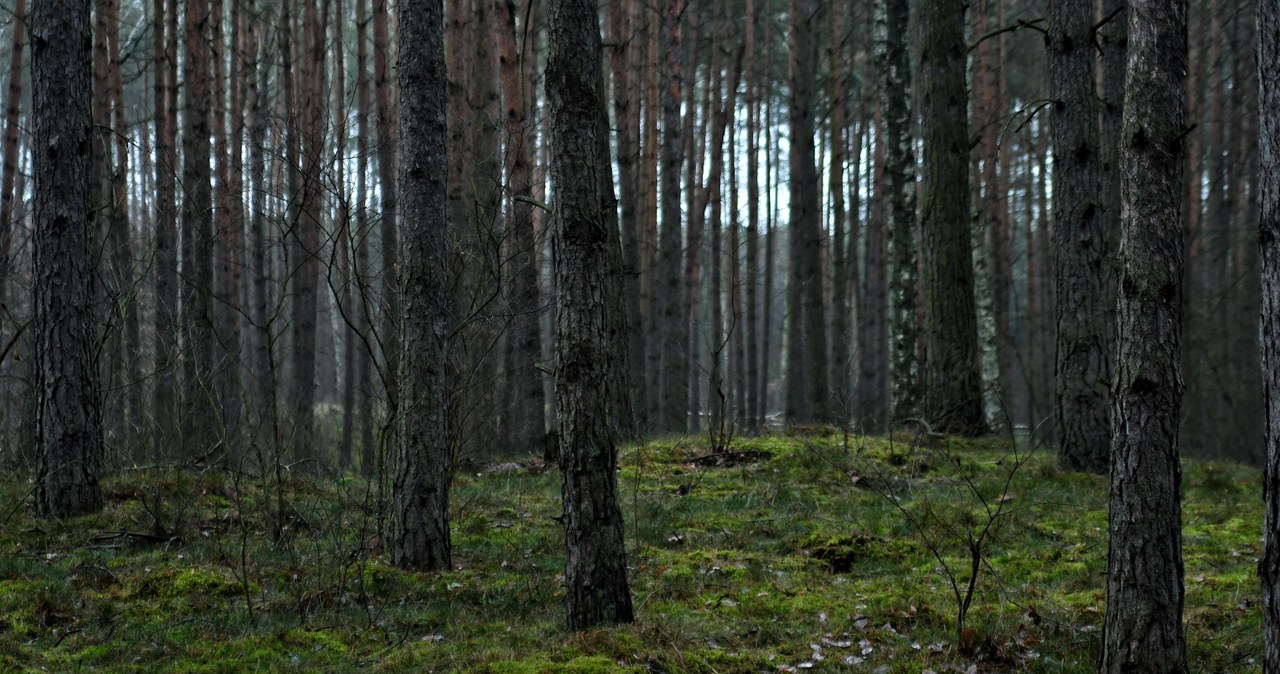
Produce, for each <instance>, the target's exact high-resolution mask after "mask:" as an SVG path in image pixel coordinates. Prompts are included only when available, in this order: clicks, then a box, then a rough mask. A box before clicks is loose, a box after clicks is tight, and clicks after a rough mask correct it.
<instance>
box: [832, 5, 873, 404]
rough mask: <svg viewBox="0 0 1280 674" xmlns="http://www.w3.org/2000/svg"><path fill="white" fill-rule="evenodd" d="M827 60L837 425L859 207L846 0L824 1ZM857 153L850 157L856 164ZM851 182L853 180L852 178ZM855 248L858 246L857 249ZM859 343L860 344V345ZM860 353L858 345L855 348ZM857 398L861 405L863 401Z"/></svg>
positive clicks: (845, 380)
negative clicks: (850, 168) (851, 170)
mask: <svg viewBox="0 0 1280 674" xmlns="http://www.w3.org/2000/svg"><path fill="white" fill-rule="evenodd" d="M826 4H827V9H826V11H827V44H826V48H827V63H829V64H830V67H831V69H832V76H831V77H830V78H828V82H827V96H828V97H829V98H830V100H831V113H830V115H831V116H830V119H829V121H828V124H827V129H828V139H829V140H828V142H829V143H830V146H831V168H830V171H829V172H828V173H829V175H828V181H827V190H828V194H829V195H830V199H831V232H832V237H831V257H832V261H831V270H832V274H831V312H832V315H831V364H832V373H831V411H832V421H834V422H835V423H836V424H837V425H839V426H840V427H841V428H845V427H847V426H848V424H849V422H850V420H851V419H850V413H851V412H852V411H853V404H854V389H853V367H852V359H853V354H854V348H853V345H854V340H855V339H856V337H855V336H854V330H853V326H852V321H853V306H852V303H851V299H850V297H849V290H850V286H851V284H852V277H851V275H850V274H849V266H850V264H849V263H850V262H851V260H850V258H849V256H848V254H847V250H848V249H847V248H846V246H845V245H844V243H845V239H846V237H847V236H848V232H849V231H851V230H852V229H853V228H852V227H846V225H845V219H846V217H848V218H849V219H850V220H857V219H858V212H857V209H856V208H854V209H851V210H852V211H853V212H852V213H851V214H846V212H845V203H844V194H845V189H846V188H847V187H846V185H845V181H844V165H845V162H846V157H845V151H846V142H845V127H846V126H847V122H846V120H847V119H848V114H849V105H848V101H849V85H850V81H851V80H852V79H853V77H854V73H853V69H854V66H852V65H848V66H846V65H845V64H852V60H851V59H848V58H846V57H845V48H844V43H845V38H846V32H847V30H848V29H847V28H846V27H845V14H846V12H845V9H846V8H845V7H844V5H845V3H841V2H836V1H835V0H827V3H826ZM859 160H860V158H857V157H855V158H853V161H854V162H855V163H856V162H858V161H859ZM851 182H857V181H856V180H854V181H851ZM855 250H856V249H855ZM861 346H863V345H860V347H861ZM857 351H858V352H859V353H861V352H862V348H859V349H857ZM858 402H859V415H860V414H861V406H862V404H864V402H865V401H858Z"/></svg>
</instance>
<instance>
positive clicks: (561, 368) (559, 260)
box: [546, 0, 632, 630]
mask: <svg viewBox="0 0 1280 674" xmlns="http://www.w3.org/2000/svg"><path fill="white" fill-rule="evenodd" d="M549 33H550V52H549V54H548V58H547V69H546V78H547V79H546V89H547V99H548V102H549V104H550V113H551V134H550V143H551V181H552V184H553V185H554V186H555V192H554V193H555V197H556V203H555V208H554V211H553V227H554V233H553V246H554V249H555V250H556V261H555V274H556V277H557V279H556V304H557V308H558V311H557V314H556V350H557V354H556V356H557V358H556V360H557V367H556V416H557V418H558V421H559V426H560V473H561V484H562V492H563V496H564V517H563V523H564V531H565V544H566V548H567V553H568V554H567V560H566V564H565V586H566V599H567V603H568V624H569V628H570V629H575V630H580V629H587V628H590V627H595V626H598V625H609V624H614V623H620V622H630V621H631V620H632V605H631V593H630V590H629V589H628V586H627V564H626V553H625V549H624V544H623V530H622V528H623V523H622V512H621V510H619V508H618V502H617V478H616V475H615V471H616V468H617V450H616V447H615V446H614V440H613V437H612V434H613V430H614V429H613V428H612V424H611V422H610V420H609V407H610V406H611V399H612V394H611V392H610V391H609V390H608V389H609V387H610V386H611V385H613V384H615V382H616V381H617V380H616V378H615V377H614V376H613V375H612V374H611V373H610V369H611V368H616V367H619V366H620V365H622V364H621V363H617V362H613V361H612V358H611V350H612V349H611V345H610V343H609V342H610V335H609V334H608V326H609V324H610V318H609V316H608V314H609V313H610V312H614V311H620V310H621V307H616V306H610V305H609V304H608V303H606V302H603V301H601V300H602V299H604V298H605V297H608V296H609V295H610V294H611V293H610V290H609V289H608V286H609V285H610V284H617V283H619V282H620V279H619V278H618V274H617V270H613V272H612V273H610V267H611V265H610V263H609V262H608V256H609V253H608V250H607V249H608V247H609V245H610V244H609V240H610V236H609V234H608V232H607V231H606V229H607V220H608V218H607V216H606V215H605V213H604V210H605V209H606V208H612V207H613V206H612V203H611V202H612V199H611V195H609V198H608V200H607V201H608V203H606V195H605V194H603V193H602V190H601V187H602V182H603V180H602V179H600V178H599V176H611V172H610V171H609V170H608V165H607V163H606V164H605V165H603V166H602V165H601V162H607V159H608V155H607V153H602V152H601V149H602V148H604V147H607V146H606V145H604V142H605V140H604V139H603V138H601V137H600V134H602V133H604V131H605V130H606V129H607V128H608V125H607V123H606V122H605V121H604V120H603V119H602V115H604V112H605V109H606V108H605V102H604V93H603V77H602V69H601V64H600V29H599V24H598V22H597V19H596V12H595V5H594V3H592V2H589V0H555V2H553V3H552V7H551V12H550V26H549ZM610 179H611V178H610Z"/></svg>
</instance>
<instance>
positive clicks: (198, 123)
mask: <svg viewBox="0 0 1280 674" xmlns="http://www.w3.org/2000/svg"><path fill="white" fill-rule="evenodd" d="M185 16H186V22H185V27H186V35H185V44H186V52H187V55H186V58H185V59H183V75H182V80H183V83H184V85H185V86H184V87H183V90H182V91H183V108H184V112H183V119H184V121H185V129H184V133H183V136H182V187H183V199H182V229H183V244H182V279H183V284H182V305H181V306H182V327H183V331H184V334H185V335H186V344H185V347H184V349H185V353H184V357H183V359H182V364H183V370H182V375H183V376H182V379H183V382H182V387H183V410H182V429H183V437H182V443H183V446H184V447H185V450H186V452H185V453H186V454H187V455H188V456H201V455H203V454H204V453H205V452H206V451H208V450H209V449H210V448H212V447H213V445H214V443H215V442H216V440H217V437H216V436H217V428H216V422H217V420H218V419H219V411H218V409H217V405H216V402H217V400H216V399H217V393H216V391H215V390H214V389H213V381H212V375H213V370H214V367H215V363H214V359H215V356H214V350H215V347H216V344H217V341H216V335H215V333H214V322H213V303H212V302H211V294H212V292H213V250H214V249H213V242H214V231H213V193H212V184H211V178H212V176H211V171H210V168H209V162H210V158H211V154H212V150H211V148H210V144H209V136H210V131H211V130H210V128H209V124H210V113H211V108H212V102H213V95H212V92H211V91H210V85H211V84H212V75H211V72H210V67H211V63H212V60H213V55H212V53H211V50H210V47H211V44H212V38H211V35H210V33H209V30H210V27H211V24H212V21H213V17H212V16H211V13H210V9H209V3H208V2H207V1H206V0H191V1H189V2H187V5H186V15H185Z"/></svg>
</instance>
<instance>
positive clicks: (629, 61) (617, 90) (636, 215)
mask: <svg viewBox="0 0 1280 674" xmlns="http://www.w3.org/2000/svg"><path fill="white" fill-rule="evenodd" d="M637 4H641V3H638V2H636V0H626V1H625V2H615V3H612V4H611V5H610V14H609V21H610V32H611V33H612V34H613V52H612V60H611V62H610V65H611V72H612V75H613V108H614V117H615V124H616V125H617V127H618V183H619V197H620V199H619V205H620V206H621V209H622V216H621V220H620V222H621V225H622V234H621V236H622V265H623V266H622V294H623V296H624V297H626V298H628V300H627V302H626V303H625V304H624V307H625V313H626V321H627V351H628V361H627V362H628V363H630V368H629V372H628V376H627V378H628V380H629V381H630V382H631V392H630V393H629V396H630V397H631V398H633V399H634V400H635V401H636V404H635V405H634V413H635V415H636V420H635V421H636V428H637V429H646V428H648V425H649V419H648V408H647V406H646V404H645V401H646V400H647V399H648V397H649V394H648V390H647V381H646V378H645V369H646V368H645V362H646V357H647V356H646V350H647V349H648V348H649V345H648V344H647V342H646V340H645V330H646V326H645V324H644V315H643V307H644V305H643V303H642V302H639V301H637V300H638V299H639V298H640V297H641V290H640V275H641V272H642V267H641V265H642V264H643V262H644V254H643V253H642V252H641V245H640V242H641V240H642V234H641V231H640V217H641V216H640V211H641V209H640V204H639V201H640V193H641V190H642V189H643V188H642V186H641V184H640V174H641V168H640V166H639V163H640V106H641V101H640V100H638V99H637V97H636V96H635V93H636V92H637V91H638V90H639V83H638V82H637V81H636V80H637V79H638V77H637V76H638V74H639V71H640V68H639V66H638V63H639V62H640V59H641V58H642V56H641V50H642V49H644V46H645V45H644V43H643V42H641V41H640V40H639V37H640V34H639V32H638V31H637V30H636V27H635V25H634V24H633V21H634V19H635V15H636V9H635V5H637Z"/></svg>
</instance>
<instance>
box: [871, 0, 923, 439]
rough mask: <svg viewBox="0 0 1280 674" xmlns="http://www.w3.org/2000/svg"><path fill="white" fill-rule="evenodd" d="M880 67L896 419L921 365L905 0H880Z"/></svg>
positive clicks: (917, 394)
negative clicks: (882, 17) (882, 41)
mask: <svg viewBox="0 0 1280 674" xmlns="http://www.w3.org/2000/svg"><path fill="white" fill-rule="evenodd" d="M884 4H885V33H884V34H885V47H884V50H885V67H884V68H883V69H882V73H883V75H884V79H883V80H882V82H881V85H882V86H883V88H884V89H883V91H884V93H883V101H884V103H883V105H884V109H885V135H886V139H885V142H886V145H887V150H888V152H887V157H886V163H885V170H886V171H887V173H888V175H889V198H890V203H891V208H890V222H889V256H890V273H889V294H890V319H889V320H890V323H891V324H892V325H891V330H890V332H891V334H892V335H893V342H892V343H891V344H890V356H889V357H890V361H891V366H890V377H889V378H890V381H891V384H890V388H891V391H892V395H891V397H892V399H893V403H892V410H891V415H890V416H891V419H892V420H893V421H894V422H895V423H896V422H901V421H903V420H904V419H910V418H913V417H916V416H919V414H920V411H921V410H920V404H921V401H922V393H921V390H920V367H919V363H918V361H917V359H916V344H917V343H918V342H919V334H920V330H919V325H918V324H917V322H916V292H917V288H918V285H919V278H918V272H917V262H916V230H917V227H916V184H915V183H916V179H915V166H916V160H915V150H914V143H913V142H912V138H911V127H912V119H913V117H912V112H911V110H912V108H911V57H910V53H909V52H908V49H907V35H908V32H909V26H908V19H909V16H910V4H909V2H908V0H884Z"/></svg>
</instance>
